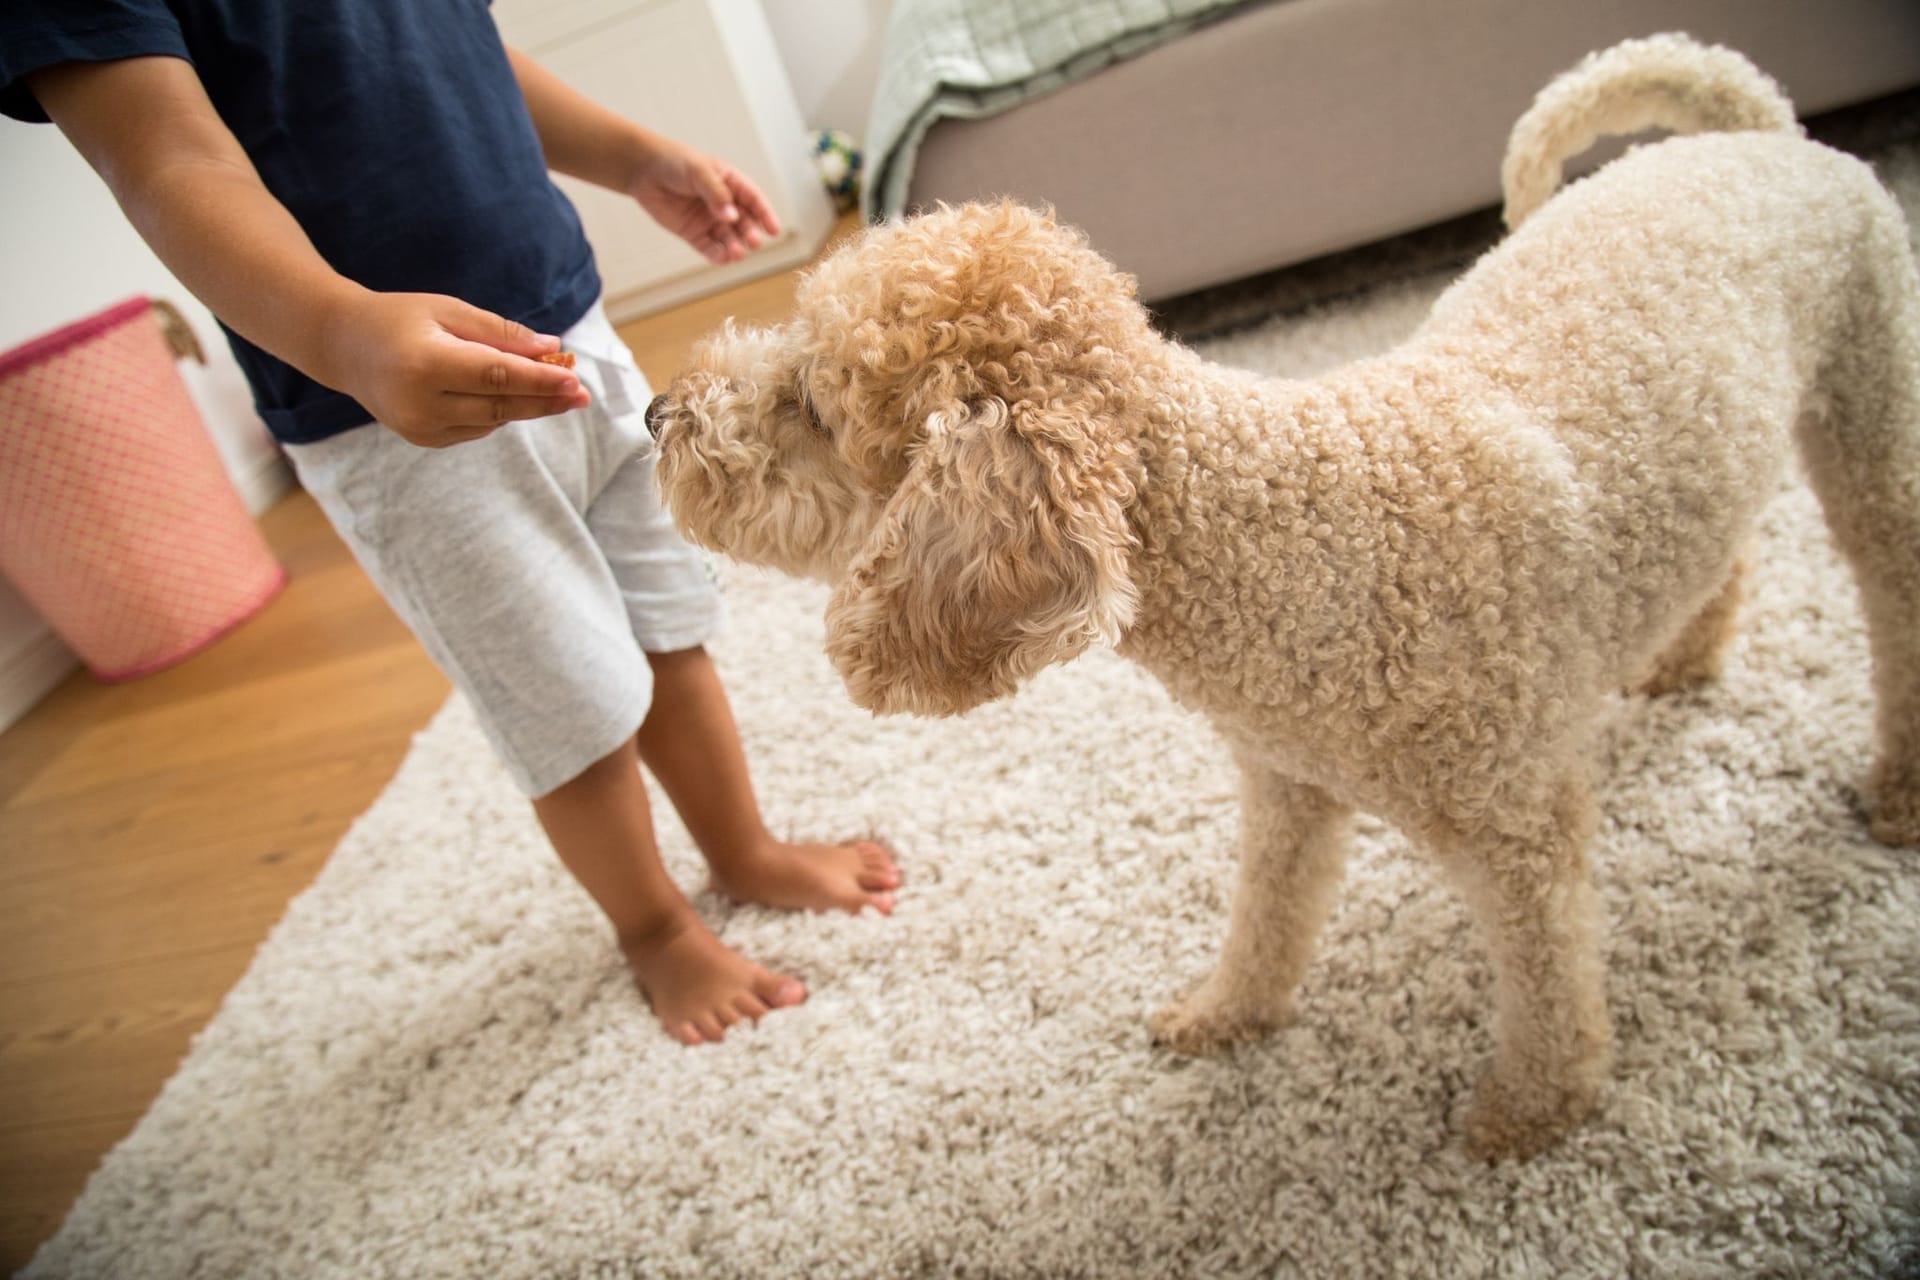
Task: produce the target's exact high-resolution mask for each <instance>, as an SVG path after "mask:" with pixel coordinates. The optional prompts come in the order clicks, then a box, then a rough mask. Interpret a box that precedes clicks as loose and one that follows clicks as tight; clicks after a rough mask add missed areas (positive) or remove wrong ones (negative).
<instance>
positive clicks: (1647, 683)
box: [1634, 561, 1747, 698]
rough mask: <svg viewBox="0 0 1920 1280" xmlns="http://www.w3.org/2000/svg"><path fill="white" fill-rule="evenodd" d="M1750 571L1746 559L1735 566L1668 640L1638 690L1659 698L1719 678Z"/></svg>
mask: <svg viewBox="0 0 1920 1280" xmlns="http://www.w3.org/2000/svg"><path fill="white" fill-rule="evenodd" d="M1746 572H1747V566H1746V562H1745V561H1741V562H1739V563H1737V564H1735V565H1734V566H1733V572H1732V573H1731V574H1730V575H1728V577H1727V582H1726V585H1725V586H1723V587H1721V588H1720V591H1719V593H1718V594H1717V595H1715V596H1714V597H1713V599H1711V600H1709V601H1708V602H1707V604H1706V607H1704V608H1703V609H1701V610H1700V612H1698V613H1696V614H1694V615H1693V618H1692V619H1691V620H1690V621H1689V622H1688V623H1687V625H1686V626H1685V627H1684V628H1683V629H1682V630H1681V632H1680V634H1679V635H1677V636H1675V637H1674V638H1673V639H1672V640H1671V641H1669V642H1668V644H1667V647H1666V648H1665V649H1664V650H1662V651H1661V653H1660V656H1659V657H1657V658H1655V659H1654V661H1653V667H1652V669H1651V670H1650V671H1648V672H1647V674H1646V675H1645V676H1644V677H1642V678H1641V680H1640V683H1639V684H1637V685H1635V686H1634V692H1635V693H1644V694H1646V695H1647V696H1648V697H1654V698H1657V697H1659V696H1660V695H1661V694H1664V693H1672V692H1674V691H1675V690H1679V689H1691V688H1693V687H1694V686H1695V685H1701V684H1705V683H1707V682H1708V681H1709V680H1715V679H1718V678H1719V676H1720V659H1721V656H1722V655H1723V654H1724V653H1725V652H1726V648H1727V641H1728V640H1731V639H1732V638H1733V629H1734V623H1735V622H1736V620H1737V619H1738V618H1739V614H1740V602H1741V601H1742V600H1743V599H1744V598H1745V597H1746V591H1745V589H1744V586H1743V584H1744V582H1745V580H1746Z"/></svg>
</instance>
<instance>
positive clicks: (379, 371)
mask: <svg viewBox="0 0 1920 1280" xmlns="http://www.w3.org/2000/svg"><path fill="white" fill-rule="evenodd" d="M325 346H326V349H327V352H328V358H327V360H326V364H325V367H324V368H323V369H321V370H317V371H316V373H317V374H319V375H321V380H322V381H325V382H327V383H328V384H329V385H331V386H334V387H336V388H338V389H339V390H341V391H344V392H346V393H347V394H348V395H350V396H352V397H353V398H354V399H355V400H358V401H359V402H360V404H361V405H362V407H364V408H365V409H366V410H367V411H368V412H369V413H371V414H373V416H374V417H375V419H377V420H378V421H379V422H381V423H382V424H384V425H385V426H387V427H389V428H391V429H392V430H393V431H394V432H396V433H397V434H399V435H400V436H402V437H404V438H405V439H407V440H408V441H410V442H412V443H413V444H417V445H421V446H423V447H425V448H429V449H440V448H445V447H446V446H447V445H454V444H461V443H464V442H466V441H468V440H477V439H479V438H480V437H481V436H484V435H487V434H489V433H491V432H492V431H494V430H495V429H497V428H498V427H500V426H502V425H503V424H505V423H508V422H514V421H517V420H520V419H526V418H545V417H550V416H552V415H554V414H557V413H565V412H566V411H567V410H569V409H578V408H582V407H583V406H585V405H586V404H587V403H588V396H587V392H586V390H585V388H583V387H582V386H581V385H580V379H579V378H578V377H576V376H575V375H574V373H573V371H572V370H571V369H569V368H565V367H563V366H560V365H555V364H545V363H542V362H541V361H540V360H539V357H540V356H543V355H548V354H550V353H552V352H554V351H556V350H558V349H559V346H560V340H559V339H558V338H553V337H546V336H542V335H540V334H536V333H535V332H533V330H531V329H529V328H527V327H526V326H525V325H521V324H515V323H513V322H512V321H510V320H506V319H503V318H501V317H500V316H497V315H494V314H493V313H492V312H489V311H482V310H481V309H480V308H478V307H474V306H469V305H468V304H466V303H464V302H461V301H460V300H459V299H457V298H448V297H443V296H441V295H439V294H432V293H368V292H366V291H359V292H358V293H357V295H356V297H355V298H354V299H353V301H352V302H351V303H349V304H348V305H345V306H343V307H341V308H339V309H337V310H336V311H335V312H334V314H333V316H332V318H331V320H330V322H329V324H328V334H327V341H326V343H325Z"/></svg>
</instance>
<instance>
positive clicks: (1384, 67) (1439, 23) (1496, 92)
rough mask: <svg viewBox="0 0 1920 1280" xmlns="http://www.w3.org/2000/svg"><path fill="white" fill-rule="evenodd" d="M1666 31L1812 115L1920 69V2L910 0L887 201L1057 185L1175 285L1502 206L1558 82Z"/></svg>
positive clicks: (1167, 288) (1066, 210) (881, 125)
mask: <svg viewBox="0 0 1920 1280" xmlns="http://www.w3.org/2000/svg"><path fill="white" fill-rule="evenodd" d="M1665 30H1685V31H1687V32H1689V33H1690V34H1692V35H1694V36H1696V37H1698V38H1701V39H1706V40H1712V41H1716V42H1720V43H1725V44H1729V45H1731V46H1733V47H1735V48H1738V49H1740V50H1741V51H1742V52H1744V53H1746V54H1748V55H1749V56H1750V57H1752V58H1753V59H1754V61H1755V62H1757V63H1758V64H1759V65H1760V66H1761V67H1762V68H1763V69H1765V70H1767V71H1768V72H1770V73H1771V74H1772V75H1774V76H1775V77H1776V78H1777V79H1779V80H1780V81H1781V83H1782V84H1783V85H1784V86H1785V88H1786V89H1787V91H1788V93H1789V94H1790V95H1791V96H1792V97H1793V99H1794V101H1795V103H1796V105H1797V106H1798V108H1799V109H1800V111H1801V112H1802V114H1811V113H1814V112H1820V111H1825V110H1828V109H1830V108H1834V107H1839V106H1844V105H1848V104H1851V103H1855V102H1861V101H1864V100H1867V99H1870V98H1876V97H1880V96H1883V95H1886V94H1889V93H1892V92H1895V91H1898V90H1902V89H1905V88H1908V87H1911V86H1914V85H1916V84H1920V5H1916V4H1914V3H1912V0H1827V2H1825V3H1822V4H1818V5H1815V4H1809V3H1806V0H1587V2H1585V3H1582V2H1579V0H1252V2H1249V0H1043V2H1038V3H1033V2H1025V0H894V4H893V7H892V10H891V13H890V18H889V29H888V34H887V39H886V52H885V54H884V55H883V62H882V71H881V76H880V82H879V85H878V88H877V91H876V95H875V100H874V104H873V109H872V112H871V115H870V118H869V121H868V128H867V133H866V138H865V141H866V145H867V151H868V155H869V164H868V184H867V189H866V193H865V196H864V199H865V210H866V213H867V214H868V216H869V217H873V218H884V217H888V216H892V215H895V214H899V213H901V212H904V211H908V210H911V209H914V208H918V207H924V206H927V205H930V204H933V203H936V202H940V201H960V200H969V199H981V198H992V197H996V196H1001V195H1007V196H1012V197H1015V198H1017V199H1021V200H1025V201H1030V202H1043V203H1048V204H1051V205H1052V206H1053V207H1054V208H1055V210H1056V211H1057V212H1058V214H1059V216H1060V217H1062V218H1063V219H1065V220H1067V221H1069V222H1073V223H1075V224H1077V225H1079V226H1080V227H1082V228H1083V229H1084V230H1086V232H1087V233H1088V235H1089V236H1090V237H1091V239H1092V240H1093V243H1094V245H1095V246H1096V247H1097V248H1099V249H1100V250H1101V251H1102V252H1104V253H1105V254H1106V255H1107V256H1108V257H1110V258H1111V259H1113V260H1114V261H1115V262H1116V263H1118V264H1119V265H1120V266H1121V267H1123V268H1124V269H1126V270H1128V271H1130V272H1132V273H1133V274H1134V275H1135V276H1136V277H1137V278H1138V279H1139V281H1140V287H1141V294H1142V296H1143V297H1145V298H1147V299H1148V300H1150V301H1151V300H1160V299H1167V298H1171V297H1175V296H1177V295H1181V294H1186V293H1190V292H1192V291H1195V290H1200V289H1205V288H1208V287H1210V286H1214V285H1218V284H1222V283H1224V282H1227V281H1232V280H1238V279H1242V278H1244V277H1247V276H1251V275H1255V274H1257V273H1261V272H1266V271H1270V270H1272V269H1274V268H1278V267H1284V266H1287V265H1289V264H1293V263H1298V262H1301V261H1304V260H1307V259H1311V258H1316V257H1320V256H1322V255H1326V254H1330V253H1334V252H1336V251H1338V250H1342V249H1347V248H1351V247H1353V246H1356V245H1360V244H1365V243H1369V242H1372V241H1375V240H1378V239H1381V238H1383V237H1387V236H1392V235H1395V234H1397V233H1401V232H1405V231H1409V230H1412V229H1415V228H1418V227H1422V226H1426V225H1429V224H1433V223H1436V222H1440V221H1443V220H1445V219H1448V218H1451V217H1455V216H1457V215H1460V214H1463V213H1467V212H1470V211H1472V210H1476V209H1481V208H1485V207H1486V206H1489V205H1492V204H1495V203H1497V202H1498V199H1499V167H1500V157H1501V153H1502V150H1503V148H1504V146H1505V143H1506V136H1507V130H1508V129H1509V128H1510V127H1511V125H1512V123H1513V121H1514V119H1515V118H1516V117H1517V116H1518V115H1519V113H1520V112H1521V111H1522V110H1523V109H1524V108H1525V107H1526V105H1527V104H1528V102H1530V101H1531V100H1532V97H1533V95H1534V93H1535V92H1536V91H1538V89H1539V88H1540V87H1541V85H1542V84H1544V83H1545V82H1546V80H1547V79H1548V78H1549V77H1551V76H1552V75H1553V74H1554V73H1555V72H1557V71H1559V70H1561V69H1563V68H1565V67H1567V66H1569V65H1571V64H1572V63H1573V62H1575V61H1577V60H1578V59H1579V58H1580V57H1581V56H1582V55H1583V54H1585V53H1587V52H1589V51H1591V50H1593V49H1596V48H1600V47H1603V46H1605V45H1608V44H1612V43H1613V42H1615V41H1617V40H1620V39H1624V38H1626V37H1629V36H1635V35H1647V34H1651V33H1653V32H1656V31H1665Z"/></svg>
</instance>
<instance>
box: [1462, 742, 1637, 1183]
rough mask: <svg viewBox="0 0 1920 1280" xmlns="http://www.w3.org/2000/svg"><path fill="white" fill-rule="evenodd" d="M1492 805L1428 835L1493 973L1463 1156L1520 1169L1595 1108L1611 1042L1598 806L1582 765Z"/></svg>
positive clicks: (1518, 789) (1543, 777) (1506, 795)
mask: <svg viewBox="0 0 1920 1280" xmlns="http://www.w3.org/2000/svg"><path fill="white" fill-rule="evenodd" d="M1495 803H1496V806H1497V808H1496V810H1495V811H1494V812H1495V813H1496V814H1497V820H1496V819H1492V818H1490V819H1489V820H1488V821H1487V822H1484V823H1481V824H1479V825H1477V826H1475V827H1471V828H1464V829H1462V828H1453V827H1447V828H1441V829H1439V830H1428V831H1426V832H1425V833H1424V834H1425V835H1426V837H1427V838H1428V839H1429V840H1430V841H1431V842H1432V844H1433V845H1434V847H1435V850H1436V852H1437V853H1438V854H1439V856H1440V860H1441V862H1442V864H1443V865H1444V866H1445V867H1446V868H1447V870H1448V872H1449V873H1450V875H1451V877H1452V879H1453V880H1454V882H1455V883H1456V884H1457V885H1458V886H1459V888H1460V890H1461V892H1462V895H1463V896H1464V897H1465V899H1466V901H1467V905H1468V908H1469V909H1470V910H1471V911H1472V913H1473V916H1474V920H1475V923H1476V924H1477V925H1478V926H1479V930H1480V935H1481V937H1482V939H1483V940H1484V942H1485V945H1486V947H1487V951H1488V954H1489V957H1490V959H1491V961H1492V964H1493V978H1494V1025H1493V1036H1494V1052H1493V1062H1492V1064H1491V1065H1490V1066H1489V1067H1488V1068H1487V1071H1486V1073H1485V1074H1484V1075H1483V1076H1482V1077H1481V1079H1480V1086H1479V1090H1478V1092H1477V1094H1476V1095H1475V1097H1474V1101H1473V1107H1472V1110H1471V1111H1470V1112H1469V1113H1468V1116H1467V1135H1466V1136H1467V1149H1468V1150H1469V1151H1470V1152H1471V1153H1472V1154H1474V1155H1476V1156H1479V1157H1481V1158H1483V1159H1489V1160H1497V1159H1509V1158H1513V1159H1524V1158H1526V1157H1528V1156H1531V1155H1533V1154H1535V1153H1536V1152H1538V1151H1541V1150H1542V1149H1544V1148H1546V1147H1547V1146H1549V1145H1550V1144H1552V1143H1553V1142H1554V1141H1555V1140H1556V1139H1558V1138H1559V1137H1560V1135H1561V1134H1563V1133H1565V1132H1566V1131H1567V1130H1569V1129H1571V1128H1572V1127H1573V1126H1574V1125H1576V1124H1578V1123H1579V1122H1580V1121H1581V1120H1583V1119H1584V1118H1585V1117H1586V1116H1587V1114H1588V1113H1589V1112H1591V1111H1592V1110H1593V1108H1594V1106H1595V1105H1596V1103H1597V1102H1598V1100H1599V1096H1600V1087H1601V1084H1602V1083H1603V1081H1604V1080H1605V1078H1606V1073H1607V1064H1608V1060H1609V1057H1610V1054H1611V1047H1612V1043H1613V1032H1612V1028H1611V1026H1610V1024H1609V1022H1608V1019H1607V1001H1606V991H1605V982H1604V979H1603V967H1602V963H1601V957H1600V940H1599V905H1598V902H1597V895H1596V894H1595V893H1594V890H1593V886H1592V883H1591V880H1590V878H1589V875H1588V871H1587V841H1588V839H1589V837H1590V835H1591V833H1592V831H1593V827H1594V807H1593V800H1592V796H1591V794H1590V792H1589V789H1588V787H1587V784H1586V782H1585V781H1584V780H1583V779H1582V778H1581V776H1580V774H1579V770H1578V766H1570V767H1567V768H1565V769H1564V770H1563V771H1562V772H1561V773H1559V774H1558V775H1541V776H1540V777H1539V778H1538V779H1537V780H1536V781H1534V782H1532V783H1531V784H1529V785H1526V786H1521V785H1515V786H1512V787H1509V788H1507V789H1506V790H1505V792H1504V794H1502V795H1501V796H1500V797H1498V798H1497V799H1496V802H1495Z"/></svg>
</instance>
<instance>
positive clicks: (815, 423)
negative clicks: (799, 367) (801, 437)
mask: <svg viewBox="0 0 1920 1280" xmlns="http://www.w3.org/2000/svg"><path fill="white" fill-rule="evenodd" d="M794 398H795V399H796V400H798V401H799V403H800V416H801V417H802V418H805V419H806V420H807V430H809V431H811V432H813V434H815V435H817V436H829V435H832V434H833V433H832V432H830V431H828V430H827V424H826V423H824V422H822V421H820V412H819V410H817V409H815V408H814V407H813V393H812V392H810V391H808V390H807V389H806V387H804V386H802V387H801V388H800V389H799V391H798V392H797V393H796V394H795V397H794Z"/></svg>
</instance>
